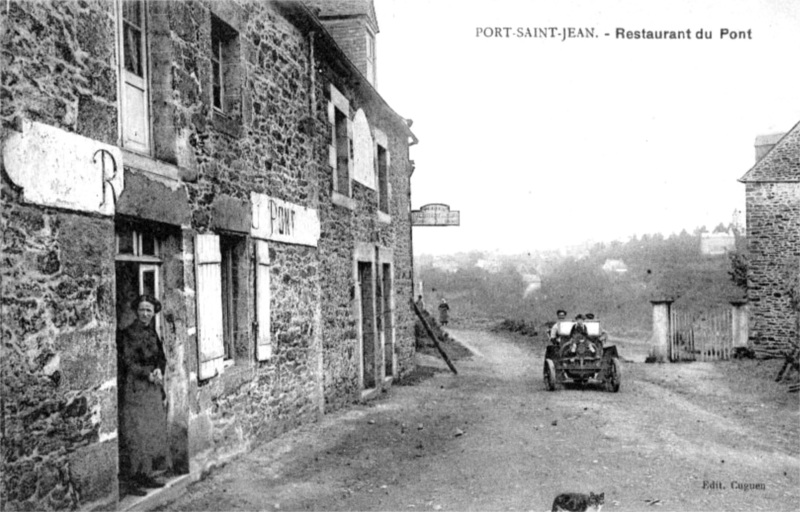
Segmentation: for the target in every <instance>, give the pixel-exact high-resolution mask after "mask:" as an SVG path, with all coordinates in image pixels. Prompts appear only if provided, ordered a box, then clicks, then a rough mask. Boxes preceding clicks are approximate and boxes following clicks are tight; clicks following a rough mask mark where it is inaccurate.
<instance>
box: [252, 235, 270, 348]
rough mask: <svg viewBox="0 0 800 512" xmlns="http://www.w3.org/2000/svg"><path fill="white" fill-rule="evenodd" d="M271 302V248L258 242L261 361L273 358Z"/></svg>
mask: <svg viewBox="0 0 800 512" xmlns="http://www.w3.org/2000/svg"><path fill="white" fill-rule="evenodd" d="M270 300H271V294H270V278H269V246H268V244H267V242H265V241H264V240H256V322H258V328H257V329H256V339H257V342H256V359H258V360H259V361H265V360H267V359H269V358H270V357H271V356H272V339H271V336H270V331H271V330H272V325H271V323H270V313H271V309H270Z"/></svg>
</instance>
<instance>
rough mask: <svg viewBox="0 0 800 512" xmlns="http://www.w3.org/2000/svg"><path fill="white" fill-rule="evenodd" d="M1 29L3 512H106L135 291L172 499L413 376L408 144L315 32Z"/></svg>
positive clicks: (61, 7) (297, 10) (52, 15)
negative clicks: (146, 306)
mask: <svg viewBox="0 0 800 512" xmlns="http://www.w3.org/2000/svg"><path fill="white" fill-rule="evenodd" d="M6 7H7V8H4V9H2V14H0V16H2V19H0V23H2V24H3V26H4V27H5V31H4V33H3V36H2V37H3V40H2V45H3V57H2V59H3V60H2V63H0V65H1V66H2V71H1V73H2V87H1V88H0V97H2V107H0V109H1V110H0V119H1V120H2V127H1V130H2V131H0V136H1V137H0V140H2V151H3V164H2V167H0V173H1V176H0V178H1V179H2V190H1V191H0V192H1V193H2V219H1V224H0V226H1V227H2V253H1V256H2V267H1V268H0V277H1V278H2V283H1V284H0V288H1V289H2V309H1V310H0V320H2V338H3V349H2V351H3V352H2V358H1V359H2V362H1V363H0V364H1V365H2V366H1V367H0V369H1V370H2V392H1V393H0V399H1V400H2V403H1V404H0V406H1V407H2V423H1V424H0V426H1V431H0V433H1V434H2V438H1V442H2V471H0V474H2V477H0V510H22V509H27V510H59V509H79V510H93V509H104V510H107V509H114V508H116V507H118V506H120V504H121V502H120V499H121V497H120V494H119V489H118V476H117V475H118V473H119V469H120V468H119V465H120V458H119V439H120V432H119V429H120V424H119V422H118V414H119V400H120V397H119V396H118V371H119V369H118V367H117V348H118V347H117V341H116V340H117V336H116V333H117V331H118V330H119V329H120V328H122V327H124V326H125V325H126V324H127V323H130V321H131V320H132V312H131V311H130V307H129V304H130V300H131V299H132V298H134V297H135V296H136V295H138V294H139V293H142V292H143V291H149V292H152V293H154V294H156V296H157V298H158V299H159V300H160V301H161V303H162V305H163V309H162V311H161V312H160V313H159V315H158V318H157V320H158V324H157V327H158V331H159V334H160V336H161V339H162V341H163V343H164V348H165V352H166V355H167V371H166V379H165V380H166V384H165V392H166V395H167V403H168V408H167V425H168V435H169V450H170V453H169V457H168V459H169V464H170V471H169V473H168V474H170V475H172V476H174V477H179V476H180V475H189V477H190V478H191V479H197V478H200V477H201V476H202V475H203V474H204V473H205V472H206V471H208V470H209V469H210V468H212V467H213V466H215V465H217V464H220V463H222V462H224V461H226V460H228V459H229V458H230V457H233V456H236V455H238V454H240V453H243V452H245V451H247V450H249V449H250V448H251V446H252V445H254V444H256V443H260V442H264V441H267V440H269V439H272V438H274V437H276V436H278V435H280V434H281V433H283V432H285V431H287V430H290V429H292V428H295V427H297V426H298V425H301V424H304V423H307V422H312V421H316V420H318V419H319V417H320V415H322V414H324V413H326V412H329V411H332V410H335V409H337V408H341V407H345V406H347V405H348V404H350V403H353V402H357V401H361V400H366V399H369V398H371V397H373V396H376V395H377V394H379V393H380V392H381V391H382V390H384V389H385V388H386V387H388V386H391V384H392V382H393V381H394V380H395V379H398V378H400V377H402V376H403V375H404V374H406V373H407V372H409V371H411V370H412V369H413V355H414V339H413V332H414V329H413V326H414V319H413V313H412V311H411V309H410V308H409V302H410V300H411V299H412V297H413V259H412V253H411V251H412V244H411V231H412V230H411V223H410V192H411V191H410V181H409V180H410V173H411V170H412V168H411V163H410V160H409V146H410V144H411V143H413V142H414V141H415V139H414V136H413V134H412V133H411V131H410V129H409V126H408V123H407V122H406V120H405V119H404V118H402V117H401V116H399V115H398V114H397V113H396V112H394V111H393V110H392V109H391V108H390V107H389V106H388V105H387V104H386V102H385V101H384V100H383V99H382V98H381V97H380V95H379V94H378V92H377V91H376V90H375V89H374V87H373V86H372V85H371V84H370V83H369V82H368V81H367V80H366V79H365V78H364V76H363V75H362V73H361V72H360V71H359V70H358V68H357V67H356V66H355V65H354V64H353V59H352V58H351V57H350V56H349V55H348V54H347V52H348V51H349V49H348V48H346V47H344V48H343V47H342V46H340V45H337V44H335V43H334V40H333V37H332V36H331V35H330V32H329V31H328V30H327V29H326V27H325V25H324V24H323V22H321V21H320V20H319V19H318V18H317V17H316V16H315V13H314V11H313V10H311V9H309V8H307V7H306V6H305V5H304V4H302V3H300V2H281V1H270V2H262V1H254V0H253V1H251V0H216V1H205V0H200V1H190V0H186V1H171V2H161V1H149V2H126V1H122V0H120V1H118V2H112V1H106V0H78V1H74V2H72V1H71V2H56V1H32V0H31V1H21V2H20V1H14V0H12V1H10V2H9V3H8V6H6ZM372 12H374V11H372ZM131 48H133V49H131ZM137 48H139V49H141V51H138V50H136V49H137ZM137 51H138V53H137ZM131 55H132V56H131ZM354 134H355V135H354ZM220 307H221V308H222V309H223V311H222V312H220Z"/></svg>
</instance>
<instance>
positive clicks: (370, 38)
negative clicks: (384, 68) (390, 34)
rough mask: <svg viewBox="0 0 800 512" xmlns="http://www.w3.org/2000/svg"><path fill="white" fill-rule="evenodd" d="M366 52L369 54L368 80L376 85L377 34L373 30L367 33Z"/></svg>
mask: <svg viewBox="0 0 800 512" xmlns="http://www.w3.org/2000/svg"><path fill="white" fill-rule="evenodd" d="M366 54H367V69H366V71H367V73H366V75H367V80H369V83H371V84H372V85H373V86H375V36H374V35H373V34H372V32H370V31H367V33H366Z"/></svg>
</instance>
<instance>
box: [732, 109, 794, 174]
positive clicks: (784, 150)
mask: <svg viewBox="0 0 800 512" xmlns="http://www.w3.org/2000/svg"><path fill="white" fill-rule="evenodd" d="M765 137H770V136H765ZM757 140H758V139H757ZM739 181H741V182H743V183H748V182H750V183H753V182H800V123H797V124H796V125H794V127H793V128H792V129H791V130H789V132H788V133H787V134H786V135H784V136H783V137H781V139H780V140H779V141H778V142H777V143H776V144H775V147H773V148H772V149H770V150H769V152H768V153H767V154H766V155H764V158H762V159H761V160H759V161H758V162H756V164H755V165H754V166H753V167H752V168H751V169H750V170H749V171H747V173H746V174H745V175H744V176H742V178H741V179H740V180H739Z"/></svg>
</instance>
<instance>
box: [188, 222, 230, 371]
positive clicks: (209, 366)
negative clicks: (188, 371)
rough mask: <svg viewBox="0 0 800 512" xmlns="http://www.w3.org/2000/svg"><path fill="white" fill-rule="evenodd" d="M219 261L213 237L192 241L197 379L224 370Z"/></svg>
mask: <svg viewBox="0 0 800 512" xmlns="http://www.w3.org/2000/svg"><path fill="white" fill-rule="evenodd" d="M221 262H222V258H221V255H220V250H219V237H218V236H217V235H211V234H207V235H197V236H196V238H195V265H196V269H195V274H196V275H195V280H196V290H195V294H196V297H197V346H198V361H199V365H198V366H199V368H198V378H199V379H200V380H205V379H210V378H211V377H214V376H215V375H217V374H219V373H221V372H222V369H223V368H224V358H225V346H224V344H223V336H222V332H223V331H222V275H221V274H222V273H221Z"/></svg>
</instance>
